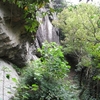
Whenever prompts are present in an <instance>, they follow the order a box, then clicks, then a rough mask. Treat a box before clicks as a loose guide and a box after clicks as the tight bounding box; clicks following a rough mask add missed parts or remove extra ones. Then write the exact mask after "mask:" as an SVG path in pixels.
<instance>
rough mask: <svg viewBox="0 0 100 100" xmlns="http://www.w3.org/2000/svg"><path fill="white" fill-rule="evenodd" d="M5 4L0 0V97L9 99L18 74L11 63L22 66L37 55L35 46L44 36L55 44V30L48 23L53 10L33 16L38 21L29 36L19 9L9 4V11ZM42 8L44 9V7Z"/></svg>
mask: <svg viewBox="0 0 100 100" xmlns="http://www.w3.org/2000/svg"><path fill="white" fill-rule="evenodd" d="M51 5H52V4H51ZM9 8H11V5H10V4H8V3H2V2H1V1H0V100H9V98H11V97H12V96H13V91H14V88H13V87H14V86H16V84H15V82H13V79H14V80H15V79H18V75H17V73H16V71H15V70H14V69H13V67H12V64H11V63H13V64H14V65H16V66H18V67H23V66H25V65H26V64H27V62H28V61H30V60H34V59H37V52H36V51H37V48H39V47H41V46H42V43H43V42H44V41H46V40H47V41H48V42H56V43H58V44H59V32H58V30H57V28H55V27H54V26H53V25H52V23H51V21H52V20H53V19H54V18H55V14H52V16H51V17H50V16H48V15H46V16H45V17H44V18H39V17H38V18H37V20H38V21H40V20H42V23H40V26H39V27H38V30H37V32H36V38H35V39H34V40H33V38H32V36H31V35H30V34H28V33H27V34H26V33H25V31H24V27H23V21H21V20H20V17H19V15H20V14H21V13H20V11H19V9H17V8H16V6H14V5H13V10H14V12H11V10H10V9H9ZM42 10H45V11H46V9H45V8H43V9H42ZM42 10H41V11H42ZM41 11H40V12H41ZM16 13H17V14H16ZM5 60H6V61H7V62H11V63H7V62H5ZM8 92H9V93H8Z"/></svg>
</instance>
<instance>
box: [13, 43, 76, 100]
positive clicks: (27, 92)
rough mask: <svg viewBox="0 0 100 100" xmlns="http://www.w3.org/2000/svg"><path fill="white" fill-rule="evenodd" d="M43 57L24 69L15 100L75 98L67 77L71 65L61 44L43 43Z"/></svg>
mask: <svg viewBox="0 0 100 100" xmlns="http://www.w3.org/2000/svg"><path fill="white" fill-rule="evenodd" d="M39 52H40V53H41V55H42V57H41V58H40V59H38V60H37V61H32V62H30V64H29V66H28V68H26V70H24V74H23V76H22V78H21V81H20V84H19V87H18V89H17V93H16V95H15V97H14V98H13V99H14V100H75V99H73V97H72V98H71V96H72V95H71V96H70V93H69V92H68V89H69V88H70V87H68V84H66V85H65V83H66V81H65V77H67V73H68V72H69V68H70V66H69V65H68V63H67V62H66V61H65V60H64V55H63V53H62V51H61V46H58V45H57V44H55V43H50V44H48V43H47V42H46V43H44V44H43V47H42V49H39Z"/></svg>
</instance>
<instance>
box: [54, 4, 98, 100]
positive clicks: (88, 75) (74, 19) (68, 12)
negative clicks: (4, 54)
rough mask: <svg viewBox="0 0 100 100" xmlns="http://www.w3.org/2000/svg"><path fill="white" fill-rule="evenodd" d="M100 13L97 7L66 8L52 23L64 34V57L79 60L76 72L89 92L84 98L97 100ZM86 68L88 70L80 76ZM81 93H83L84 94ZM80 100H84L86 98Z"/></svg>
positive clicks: (82, 5)
mask: <svg viewBox="0 0 100 100" xmlns="http://www.w3.org/2000/svg"><path fill="white" fill-rule="evenodd" d="M99 13H100V9H99V7H96V6H94V5H92V4H80V5H77V6H69V7H68V8H65V9H64V10H63V11H62V12H61V13H59V14H58V20H55V21H54V22H53V23H54V25H56V26H57V27H59V28H60V30H61V31H62V33H63V34H62V35H63V37H64V38H63V40H62V41H61V44H62V45H63V47H64V48H63V49H64V53H65V54H74V55H75V56H76V57H77V59H78V64H77V70H79V71H81V72H82V73H81V74H84V75H82V76H84V77H83V78H84V79H85V82H84V87H85V89H84V91H89V92H86V94H87V98H90V97H91V98H93V97H94V98H96V99H98V98H99V95H100V94H99V90H98V89H97V87H98V84H97V82H98V81H99V80H100V74H99V73H100V62H99V60H100V15H99ZM85 67H86V69H87V70H86V71H85V72H84V73H83V68H85ZM81 79H82V77H81ZM94 80H95V81H94ZM87 84H88V87H87ZM93 86H95V87H96V88H95V89H94V91H93V89H91V88H92V87H93ZM84 91H83V93H85V92H84ZM90 94H91V95H90ZM98 94H99V95H98ZM99 99H100V98H99ZM82 100H86V98H85V99H82Z"/></svg>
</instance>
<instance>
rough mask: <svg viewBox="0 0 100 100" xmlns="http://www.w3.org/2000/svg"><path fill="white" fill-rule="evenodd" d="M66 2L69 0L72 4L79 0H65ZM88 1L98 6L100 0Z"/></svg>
mask: <svg viewBox="0 0 100 100" xmlns="http://www.w3.org/2000/svg"><path fill="white" fill-rule="evenodd" d="M86 1H87V0H82V1H81V2H85V3H86ZM66 2H71V3H72V4H79V3H81V2H79V0H66ZM89 3H92V4H95V5H97V6H100V0H93V2H91V0H90V1H89Z"/></svg>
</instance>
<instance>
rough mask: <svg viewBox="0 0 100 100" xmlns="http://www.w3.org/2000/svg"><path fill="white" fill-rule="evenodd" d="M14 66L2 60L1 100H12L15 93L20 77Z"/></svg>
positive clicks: (0, 66)
mask: <svg viewBox="0 0 100 100" xmlns="http://www.w3.org/2000/svg"><path fill="white" fill-rule="evenodd" d="M12 66H13V65H12V64H11V63H7V62H5V61H3V60H2V59H0V100H10V98H11V97H13V95H14V93H15V87H16V84H17V82H18V79H19V77H18V75H17V73H16V71H15V70H14V68H12Z"/></svg>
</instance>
